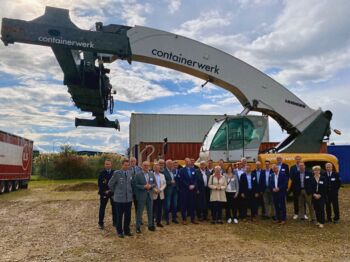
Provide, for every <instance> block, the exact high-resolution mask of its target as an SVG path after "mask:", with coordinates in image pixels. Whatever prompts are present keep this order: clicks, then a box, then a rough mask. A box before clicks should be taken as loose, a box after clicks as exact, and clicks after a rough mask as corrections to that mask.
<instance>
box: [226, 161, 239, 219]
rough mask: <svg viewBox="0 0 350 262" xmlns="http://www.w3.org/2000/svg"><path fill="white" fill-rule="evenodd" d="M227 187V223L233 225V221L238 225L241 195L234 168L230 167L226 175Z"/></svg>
mask: <svg viewBox="0 0 350 262" xmlns="http://www.w3.org/2000/svg"><path fill="white" fill-rule="evenodd" d="M224 176H225V179H226V183H227V187H226V200H227V202H226V219H227V223H228V224H231V223H232V221H233V222H234V223H235V224H237V223H238V220H237V211H238V194H239V181H238V176H237V175H236V174H234V173H233V169H232V166H228V167H227V169H226V173H225V174H224Z"/></svg>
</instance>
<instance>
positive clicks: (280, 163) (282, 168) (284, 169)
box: [276, 156, 289, 179]
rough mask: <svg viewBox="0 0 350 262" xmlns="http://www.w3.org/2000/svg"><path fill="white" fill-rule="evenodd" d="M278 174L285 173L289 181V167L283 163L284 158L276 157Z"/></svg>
mask: <svg viewBox="0 0 350 262" xmlns="http://www.w3.org/2000/svg"><path fill="white" fill-rule="evenodd" d="M276 161H277V164H276V165H277V167H278V172H283V173H284V174H285V175H286V176H287V177H288V179H289V166H288V165H287V164H285V163H283V158H282V157H281V156H277V157H276Z"/></svg>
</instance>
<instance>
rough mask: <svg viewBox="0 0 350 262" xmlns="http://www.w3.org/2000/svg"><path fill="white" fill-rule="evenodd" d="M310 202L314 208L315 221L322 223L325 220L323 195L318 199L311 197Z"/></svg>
mask: <svg viewBox="0 0 350 262" xmlns="http://www.w3.org/2000/svg"><path fill="white" fill-rule="evenodd" d="M312 204H313V206H314V209H315V213H316V219H317V222H318V223H320V224H324V221H325V218H324V217H325V215H324V205H325V200H324V198H323V197H321V198H320V199H317V200H316V199H312Z"/></svg>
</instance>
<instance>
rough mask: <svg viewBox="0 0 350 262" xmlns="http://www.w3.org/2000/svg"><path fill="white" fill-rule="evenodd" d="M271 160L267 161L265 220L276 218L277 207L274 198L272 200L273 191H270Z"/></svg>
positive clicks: (264, 197) (264, 195) (264, 194)
mask: <svg viewBox="0 0 350 262" xmlns="http://www.w3.org/2000/svg"><path fill="white" fill-rule="evenodd" d="M270 164H271V163H270V160H265V170H264V171H265V172H264V173H265V177H264V179H265V186H264V188H265V190H264V193H263V200H264V208H265V213H264V217H265V218H272V219H274V218H275V207H274V204H273V198H272V191H271V189H270V176H271V173H272V170H271V167H270Z"/></svg>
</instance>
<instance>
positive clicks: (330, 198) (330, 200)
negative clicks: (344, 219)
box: [324, 163, 341, 224]
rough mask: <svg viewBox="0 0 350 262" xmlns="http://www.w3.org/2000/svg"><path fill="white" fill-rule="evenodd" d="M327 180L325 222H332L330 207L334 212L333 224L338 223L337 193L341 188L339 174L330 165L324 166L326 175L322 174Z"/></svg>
mask: <svg viewBox="0 0 350 262" xmlns="http://www.w3.org/2000/svg"><path fill="white" fill-rule="evenodd" d="M324 176H325V177H326V180H327V197H326V213H327V222H332V207H333V212H334V217H333V222H334V223H335V224H337V223H339V201H338V191H339V189H340V187H341V180H340V177H339V174H338V173H337V172H335V171H333V165H332V163H327V164H326V173H325V174H324Z"/></svg>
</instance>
